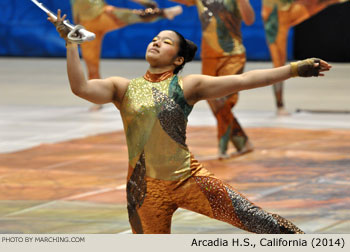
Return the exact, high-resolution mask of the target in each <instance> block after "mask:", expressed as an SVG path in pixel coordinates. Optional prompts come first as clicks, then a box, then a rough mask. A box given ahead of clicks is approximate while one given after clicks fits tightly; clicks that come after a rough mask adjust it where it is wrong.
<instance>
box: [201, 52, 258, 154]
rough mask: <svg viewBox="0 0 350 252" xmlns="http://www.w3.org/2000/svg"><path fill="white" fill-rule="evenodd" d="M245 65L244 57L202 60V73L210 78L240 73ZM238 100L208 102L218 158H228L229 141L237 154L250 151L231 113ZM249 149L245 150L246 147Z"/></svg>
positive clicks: (219, 99)
mask: <svg viewBox="0 0 350 252" xmlns="http://www.w3.org/2000/svg"><path fill="white" fill-rule="evenodd" d="M244 64H245V55H237V56H231V57H224V58H219V59H217V58H204V59H202V73H203V74H206V75H211V76H220V75H229V74H239V73H242V71H243V67H244ZM237 100H238V94H232V95H229V96H227V97H223V98H218V99H212V100H208V101H207V102H208V104H209V106H210V109H211V111H212V112H213V114H214V116H215V118H216V120H217V135H218V142H219V158H220V159H221V158H228V157H230V156H229V155H228V154H227V150H228V144H229V142H230V141H231V142H232V143H233V145H234V147H235V148H236V149H237V153H240V154H243V153H246V152H247V150H248V151H251V150H252V145H251V144H250V143H249V141H248V138H247V136H246V134H245V133H244V131H243V129H242V127H241V126H240V125H239V123H238V121H237V120H236V118H235V117H234V115H233V113H232V108H233V106H234V105H235V104H236V102H237ZM248 146H249V148H246V147H248Z"/></svg>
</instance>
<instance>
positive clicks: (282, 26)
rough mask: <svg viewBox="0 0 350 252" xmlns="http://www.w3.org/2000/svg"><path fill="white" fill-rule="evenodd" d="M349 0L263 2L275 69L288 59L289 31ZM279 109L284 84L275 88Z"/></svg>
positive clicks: (280, 0)
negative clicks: (317, 14)
mask: <svg viewBox="0 0 350 252" xmlns="http://www.w3.org/2000/svg"><path fill="white" fill-rule="evenodd" d="M346 1H348V0H308V1H297V0H263V1H262V2H263V7H262V17H263V20H264V28H265V34H266V39H267V43H268V46H269V49H270V55H271V58H272V61H273V65H274V67H280V66H283V65H284V64H285V62H286V59H287V36H288V32H289V29H290V28H291V27H293V26H295V25H297V24H299V23H301V22H303V21H304V20H306V19H308V18H310V17H311V16H312V15H314V14H316V13H318V12H319V11H321V10H323V9H324V8H326V7H327V6H329V5H331V4H335V3H340V2H346ZM273 88H274V94H275V98H276V105H277V108H281V107H283V106H284V104H283V84H282V83H278V84H275V85H274V86H273Z"/></svg>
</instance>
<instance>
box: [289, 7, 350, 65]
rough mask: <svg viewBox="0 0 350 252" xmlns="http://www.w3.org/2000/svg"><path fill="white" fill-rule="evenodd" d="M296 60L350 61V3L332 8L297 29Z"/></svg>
mask: <svg viewBox="0 0 350 252" xmlns="http://www.w3.org/2000/svg"><path fill="white" fill-rule="evenodd" d="M294 57H295V58H296V59H305V58H309V57H319V58H322V59H325V60H327V61H333V62H350V2H346V3H343V4H336V5H332V6H329V7H328V8H326V9H325V10H323V11H321V12H319V13H318V14H316V15H315V16H313V17H311V18H310V19H308V20H306V21H304V22H303V23H301V24H299V25H297V26H295V28H294Z"/></svg>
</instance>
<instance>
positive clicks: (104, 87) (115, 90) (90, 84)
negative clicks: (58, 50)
mask: <svg viewBox="0 0 350 252" xmlns="http://www.w3.org/2000/svg"><path fill="white" fill-rule="evenodd" d="M65 17H66V15H63V17H61V11H60V10H58V11H57V20H55V19H53V18H52V17H51V16H49V18H48V20H49V21H51V22H52V23H53V24H54V25H55V26H56V29H57V31H58V32H59V33H60V36H61V37H62V38H64V39H65V40H66V47H67V73H68V79H69V84H70V87H71V89H72V92H73V93H74V94H75V95H77V96H79V97H81V98H83V99H85V100H88V101H90V102H93V103H97V104H103V103H108V102H115V103H116V104H117V105H119V104H120V102H121V101H122V99H123V96H124V93H125V91H126V88H127V85H128V83H129V81H128V80H127V79H125V78H121V77H112V78H107V79H93V80H88V81H87V80H86V78H85V74H84V71H83V67H82V64H81V61H80V57H79V51H78V45H77V44H74V43H72V42H70V41H69V40H68V39H67V34H68V32H69V29H68V28H67V27H66V26H65V25H64V24H63V20H64V19H65Z"/></svg>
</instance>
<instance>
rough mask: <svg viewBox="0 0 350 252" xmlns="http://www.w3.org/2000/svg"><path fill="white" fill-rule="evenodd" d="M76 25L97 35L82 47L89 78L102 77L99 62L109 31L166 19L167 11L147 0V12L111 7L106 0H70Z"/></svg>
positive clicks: (143, 3)
mask: <svg viewBox="0 0 350 252" xmlns="http://www.w3.org/2000/svg"><path fill="white" fill-rule="evenodd" d="M70 3H71V8H72V12H73V18H74V23H76V24H81V25H83V26H84V27H85V28H86V29H87V30H89V31H91V32H93V33H95V34H96V38H95V39H94V40H93V41H90V42H85V43H83V44H81V50H82V56H83V59H84V61H85V63H86V65H87V68H88V73H89V79H98V78H100V73H99V63H100V54H101V47H102V40H103V37H104V35H105V34H106V33H107V32H110V31H113V30H116V29H120V28H122V27H124V26H127V25H131V24H135V23H141V22H153V21H156V20H157V19H159V18H162V17H163V16H164V15H163V11H162V10H161V9H159V8H157V4H156V3H155V2H153V1H151V0H144V1H143V2H142V5H144V6H145V7H146V9H145V10H143V9H142V10H132V9H127V8H118V7H115V6H111V5H107V4H106V2H105V1H104V0H70Z"/></svg>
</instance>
